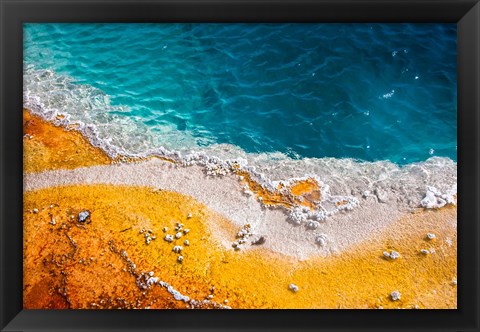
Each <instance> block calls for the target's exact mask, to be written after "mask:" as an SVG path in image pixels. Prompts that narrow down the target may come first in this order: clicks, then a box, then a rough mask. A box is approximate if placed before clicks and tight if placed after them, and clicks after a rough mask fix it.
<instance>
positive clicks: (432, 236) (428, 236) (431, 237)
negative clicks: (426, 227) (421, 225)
mask: <svg viewBox="0 0 480 332" xmlns="http://www.w3.org/2000/svg"><path fill="white" fill-rule="evenodd" d="M427 238H428V239H429V240H433V239H434V238H436V236H435V234H432V233H428V234H427Z"/></svg>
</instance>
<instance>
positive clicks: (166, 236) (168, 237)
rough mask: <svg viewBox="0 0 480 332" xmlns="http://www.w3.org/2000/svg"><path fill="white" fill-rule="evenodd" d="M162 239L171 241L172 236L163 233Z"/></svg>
mask: <svg viewBox="0 0 480 332" xmlns="http://www.w3.org/2000/svg"><path fill="white" fill-rule="evenodd" d="M163 239H164V240H165V241H167V242H172V241H173V236H171V235H169V234H167V235H165V237H164V238H163Z"/></svg>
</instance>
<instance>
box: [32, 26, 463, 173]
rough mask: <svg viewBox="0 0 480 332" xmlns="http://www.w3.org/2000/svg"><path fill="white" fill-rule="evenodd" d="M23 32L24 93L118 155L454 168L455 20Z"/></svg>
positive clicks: (69, 28) (52, 28)
mask: <svg viewBox="0 0 480 332" xmlns="http://www.w3.org/2000/svg"><path fill="white" fill-rule="evenodd" d="M24 36H25V42H24V62H25V68H26V69H25V88H24V94H26V95H27V97H28V98H31V99H32V100H33V99H35V98H36V99H35V100H37V102H41V103H43V105H44V106H45V107H47V108H48V107H50V108H52V109H53V108H55V109H57V110H58V111H60V112H65V113H69V112H73V109H74V108H75V107H78V108H79V109H78V112H77V113H76V114H74V115H72V116H76V119H77V120H81V121H83V122H84V123H86V124H90V125H93V126H92V128H93V127H95V126H96V127H97V128H96V129H95V130H99V131H101V133H102V135H103V137H104V138H105V137H109V136H111V137H114V138H113V139H111V140H112V142H111V143H112V144H113V145H115V144H116V145H117V146H121V148H123V150H124V151H127V152H128V151H131V152H139V150H141V149H148V148H149V146H151V145H162V146H165V147H167V148H179V147H180V146H182V145H185V146H186V147H188V148H195V147H206V146H209V145H212V144H216V143H220V144H221V143H226V144H230V145H233V146H237V147H239V148H241V149H243V150H244V151H246V152H254V153H261V152H281V153H283V154H286V155H287V156H290V157H292V158H303V157H315V158H323V157H335V158H354V159H361V160H366V161H375V160H390V161H392V162H395V163H397V164H406V163H411V162H416V161H423V160H426V159H427V158H429V157H431V156H432V155H433V156H444V157H449V158H451V159H453V160H455V161H456V146H457V138H456V128H457V120H456V111H457V108H456V26H455V25H454V24H27V25H25V30H24ZM45 70H48V71H45ZM25 90H26V91H25ZM79 105H80V106H81V107H79ZM80 108H81V109H80ZM72 114H73V113H72ZM92 130H94V129H92Z"/></svg>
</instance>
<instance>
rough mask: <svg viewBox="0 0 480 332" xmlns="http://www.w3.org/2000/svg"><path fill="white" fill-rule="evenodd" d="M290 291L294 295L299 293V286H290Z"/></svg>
mask: <svg viewBox="0 0 480 332" xmlns="http://www.w3.org/2000/svg"><path fill="white" fill-rule="evenodd" d="M288 289H290V290H291V291H292V292H294V293H296V292H298V286H297V285H295V284H290V285H288Z"/></svg>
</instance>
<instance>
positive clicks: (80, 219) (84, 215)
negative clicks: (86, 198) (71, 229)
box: [78, 210, 90, 223]
mask: <svg viewBox="0 0 480 332" xmlns="http://www.w3.org/2000/svg"><path fill="white" fill-rule="evenodd" d="M89 217H90V212H89V211H87V210H84V211H82V212H80V213H79V214H78V222H81V223H84V222H86V221H87V219H88V218H89Z"/></svg>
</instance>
